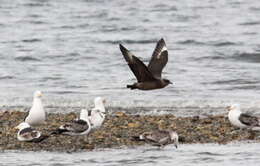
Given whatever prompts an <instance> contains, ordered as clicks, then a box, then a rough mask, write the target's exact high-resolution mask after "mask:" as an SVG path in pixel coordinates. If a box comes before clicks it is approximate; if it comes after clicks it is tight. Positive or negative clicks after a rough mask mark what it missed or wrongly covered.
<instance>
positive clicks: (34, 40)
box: [22, 38, 42, 43]
mask: <svg viewBox="0 0 260 166" xmlns="http://www.w3.org/2000/svg"><path fill="white" fill-rule="evenodd" d="M40 41H42V40H40V39H36V38H34V39H24V40H22V42H24V43H35V42H40Z"/></svg>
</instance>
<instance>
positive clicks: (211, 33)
mask: <svg viewBox="0 0 260 166" xmlns="http://www.w3.org/2000/svg"><path fill="white" fill-rule="evenodd" d="M259 17H260V2H259V1H257V0H252V1H250V2H249V1H242V0H239V1H237V0H229V1H217V2H216V1H211V0H203V1H196V0H192V1H183V0H177V1H171V0H164V1H153V2H151V1H150V0H143V1H137V0H128V1H122V2H119V1H116V0H110V1H105V0H79V1H68V0H61V1H48V0H39V1H34V0H24V1H18V0H14V1H7V0H4V1H2V2H1V4H0V36H1V37H0V49H1V52H0V58H1V61H0V105H1V106H14V107H18V106H27V107H28V106H30V104H31V100H32V93H33V91H34V90H37V89H39V90H42V91H43V92H44V94H45V96H44V103H45V106H46V107H47V108H52V107H54V108H56V107H68V106H69V107H90V106H91V105H92V100H93V98H94V97H95V96H104V97H106V98H107V99H108V105H109V106H111V107H127V108H132V107H135V106H138V107H153V108H160V107H167V108H177V109H178V108H180V109H183V108H184V109H185V108H195V110H200V111H204V112H208V110H207V108H209V107H212V108H219V110H222V108H223V105H225V104H227V103H230V102H239V103H242V107H245V108H246V109H255V108H260V100H259V98H260V93H258V91H259V90H260V76H259V71H260V38H259V36H260V31H259V29H260V21H259ZM161 37H163V38H165V40H166V43H167V47H168V50H169V62H168V64H167V66H166V68H165V70H164V73H163V75H164V77H166V78H168V79H170V80H171V81H172V82H173V83H174V84H173V85H170V86H168V87H167V88H165V89H161V90H155V91H149V92H145V91H130V90H129V89H126V87H125V86H126V84H130V83H133V82H134V81H135V78H134V75H133V74H132V72H131V71H130V69H129V68H128V66H127V64H126V62H125V61H124V59H123V57H122V55H121V53H120V50H119V48H118V44H119V43H122V44H124V45H125V46H126V47H127V48H129V49H130V50H131V51H132V52H133V53H134V54H135V55H137V56H138V57H140V58H141V59H142V60H144V61H145V62H146V63H148V61H149V59H150V57H151V54H152V51H153V49H154V46H155V44H156V42H157V41H158V40H159V39H160V38H161ZM63 111H64V110H63ZM182 114H185V111H184V112H182Z"/></svg>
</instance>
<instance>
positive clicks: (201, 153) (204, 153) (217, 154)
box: [197, 152, 224, 156]
mask: <svg viewBox="0 0 260 166" xmlns="http://www.w3.org/2000/svg"><path fill="white" fill-rule="evenodd" d="M197 154H198V155H207V156H223V155H224V154H219V153H211V152H199V153H197Z"/></svg>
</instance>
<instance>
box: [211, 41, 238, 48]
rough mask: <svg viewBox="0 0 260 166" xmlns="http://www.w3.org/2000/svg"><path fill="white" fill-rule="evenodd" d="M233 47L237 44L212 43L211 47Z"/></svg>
mask: <svg viewBox="0 0 260 166" xmlns="http://www.w3.org/2000/svg"><path fill="white" fill-rule="evenodd" d="M233 45H238V43H234V42H228V41H227V42H218V43H214V44H213V46H216V47H223V46H233Z"/></svg>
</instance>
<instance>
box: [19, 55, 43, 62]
mask: <svg viewBox="0 0 260 166" xmlns="http://www.w3.org/2000/svg"><path fill="white" fill-rule="evenodd" d="M15 60H17V61H22V62H25V61H41V60H40V59H37V58H33V57H31V56H19V57H16V58H15Z"/></svg>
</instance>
